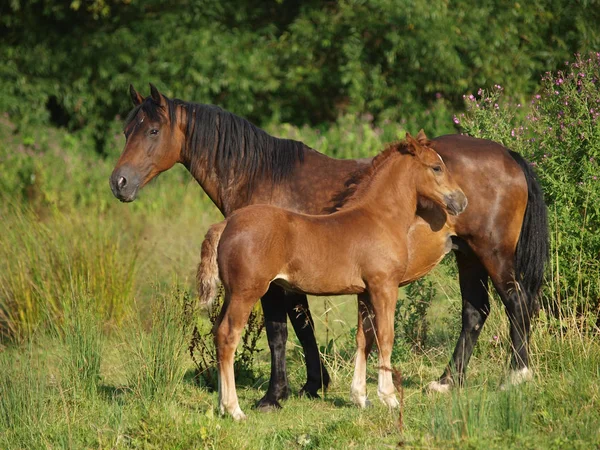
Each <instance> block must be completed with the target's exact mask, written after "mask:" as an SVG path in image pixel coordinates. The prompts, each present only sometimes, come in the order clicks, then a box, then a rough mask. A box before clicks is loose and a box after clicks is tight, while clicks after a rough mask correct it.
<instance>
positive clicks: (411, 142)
mask: <svg viewBox="0 0 600 450" xmlns="http://www.w3.org/2000/svg"><path fill="white" fill-rule="evenodd" d="M420 147H421V146H420V145H419V141H417V140H416V139H415V138H414V137H412V135H411V134H410V133H408V132H407V133H406V151H407V152H408V153H410V154H411V155H413V156H415V155H416V154H417V152H418V151H419V149H420Z"/></svg>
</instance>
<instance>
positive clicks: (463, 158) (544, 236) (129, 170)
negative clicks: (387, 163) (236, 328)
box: [110, 85, 549, 409]
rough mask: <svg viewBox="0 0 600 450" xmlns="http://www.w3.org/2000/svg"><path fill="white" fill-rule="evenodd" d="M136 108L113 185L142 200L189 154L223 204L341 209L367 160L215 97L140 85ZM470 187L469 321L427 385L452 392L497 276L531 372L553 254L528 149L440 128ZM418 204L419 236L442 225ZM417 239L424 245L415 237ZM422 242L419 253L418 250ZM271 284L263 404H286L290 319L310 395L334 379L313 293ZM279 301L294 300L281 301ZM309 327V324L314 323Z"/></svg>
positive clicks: (461, 228)
mask: <svg viewBox="0 0 600 450" xmlns="http://www.w3.org/2000/svg"><path fill="white" fill-rule="evenodd" d="M129 94H130V97H131V100H132V102H133V104H134V108H133V109H132V111H131V112H130V114H129V115H128V117H127V119H126V120H125V126H124V133H125V137H126V143H125V147H124V149H123V152H122V154H121V156H120V158H119V160H118V161H117V163H116V165H115V168H114V170H113V172H112V174H111V177H110V187H111V189H112V192H113V194H114V195H115V196H116V197H117V198H118V199H119V200H121V201H124V202H127V201H133V200H134V199H135V198H136V196H137V193H138V192H139V190H140V189H141V188H142V187H143V186H144V185H145V184H146V183H148V182H149V181H150V180H151V179H152V178H154V177H155V176H156V175H158V174H159V173H161V172H163V171H165V170H168V169H170V168H171V167H172V166H173V165H174V164H176V163H181V164H183V165H184V166H185V167H186V168H187V169H188V170H189V171H190V173H191V174H192V176H193V177H194V178H195V179H196V180H197V182H198V183H199V184H200V186H201V187H202V189H203V190H204V191H205V192H206V194H207V195H208V196H209V197H210V199H211V200H212V201H213V202H214V204H215V205H216V206H217V208H218V209H219V210H220V211H221V212H222V213H223V215H224V216H225V217H228V216H229V215H230V214H232V213H233V212H234V211H235V210H237V209H239V208H241V207H244V206H248V205H252V204H271V205H276V206H280V207H282V208H286V209H289V210H292V211H296V212H302V213H306V214H320V213H322V212H324V211H334V210H335V209H336V206H337V203H338V202H339V201H340V193H342V192H345V191H347V188H348V186H352V185H353V184H354V183H355V180H356V179H358V178H360V175H361V173H363V172H365V171H368V170H369V167H370V162H369V160H368V159H366V160H340V159H334V158H330V157H328V156H325V155H323V154H321V153H319V152H317V151H315V150H313V149H311V148H309V147H307V146H305V145H304V144H302V143H301V142H298V141H293V140H287V139H278V138H276V137H273V136H270V135H268V134H267V133H266V132H264V131H263V130H261V129H260V128H258V127H256V126H254V125H253V124H251V123H250V122H248V121H246V120H245V119H243V118H241V117H238V116H236V115H234V114H232V113H230V112H228V111H225V110H223V109H221V108H219V107H217V106H213V105H204V104H198V103H191V102H186V101H183V100H178V99H169V98H167V97H166V96H164V95H163V94H162V93H160V92H159V91H158V89H156V88H155V87H154V86H153V85H150V96H148V97H146V98H144V97H143V96H142V95H141V94H139V93H138V92H137V91H136V90H135V89H134V88H133V86H131V85H130V87H129ZM431 146H432V148H433V149H434V150H435V151H436V152H437V153H438V154H439V155H441V156H442V158H443V159H444V162H445V164H446V166H447V167H448V169H449V170H450V172H451V173H452V174H453V177H454V178H455V179H456V180H457V182H458V184H459V185H460V187H461V189H462V190H463V192H464V193H465V195H466V196H467V198H472V201H471V202H470V204H469V207H468V208H467V210H466V211H465V212H464V213H463V214H461V215H460V216H458V218H457V220H456V223H455V225H454V232H455V233H456V236H453V237H452V246H453V250H454V254H455V256H456V261H457V265H458V273H459V284H460V290H461V296H462V329H461V332H460V335H459V337H458V341H457V343H456V346H455V350H454V352H453V354H452V357H451V359H450V362H449V363H448V365H447V366H446V368H445V369H444V371H443V373H442V375H441V376H440V377H439V378H438V379H437V380H435V381H432V382H431V383H430V384H429V385H428V388H429V389H431V390H434V391H441V392H447V391H449V390H450V389H451V387H452V386H454V385H462V384H463V383H464V380H465V374H466V368H467V365H468V363H469V359H470V357H471V355H472V352H473V348H474V346H475V344H476V342H477V340H478V338H479V335H480V333H481V330H482V327H483V325H484V323H485V321H486V319H487V317H488V315H489V313H490V302H489V292H488V282H489V280H490V279H491V281H492V284H493V286H494V287H495V289H496V291H497V292H498V294H499V296H500V299H501V300H502V302H503V304H504V306H505V310H506V313H507V315H508V318H509V321H510V339H511V346H512V356H511V362H510V367H511V370H510V372H509V376H508V381H509V382H513V383H518V382H521V381H525V380H527V379H528V378H530V377H531V371H530V369H529V353H528V340H529V332H530V323H531V319H532V317H533V316H534V315H535V313H536V311H537V309H538V306H537V301H536V296H537V294H538V292H539V289H540V287H541V285H542V282H543V277H544V268H545V264H546V261H547V258H548V249H549V231H548V220H547V211H546V205H545V203H544V199H543V193H542V191H541V188H540V185H539V182H538V181H537V179H536V176H535V173H534V171H533V169H532V168H531V166H530V164H528V163H527V161H525V159H524V158H522V157H521V156H520V155H519V154H517V153H515V152H513V151H510V150H508V149H506V148H505V147H504V146H502V145H500V144H498V143H496V142H492V141H489V140H485V139H477V138H472V137H469V136H463V135H446V136H441V137H437V138H434V139H432V142H431ZM431 211H432V209H431V208H424V209H422V210H420V211H419V213H418V215H417V217H416V218H415V221H414V225H413V228H414V230H413V232H412V233H411V234H410V235H409V240H413V239H414V240H415V242H416V241H417V240H420V241H421V242H424V243H426V242H427V241H428V240H429V239H432V238H433V236H434V235H435V233H437V232H439V231H440V227H441V226H442V225H440V223H443V221H441V220H439V214H431ZM410 247H411V248H418V247H419V246H418V245H416V244H415V245H411V246H410ZM419 256H420V254H419V252H414V254H413V255H410V257H409V258H413V257H414V258H418V257H419ZM284 293H285V290H284V289H283V288H281V287H280V286H279V285H277V284H275V283H272V284H271V286H270V287H269V290H268V291H267V293H266V294H265V295H264V296H263V297H262V298H261V304H262V308H263V313H264V318H265V328H266V331H267V339H268V343H269V348H270V350H271V376H270V380H269V386H268V389H267V392H266V393H265V395H264V396H263V397H262V398H261V399H260V401H259V402H258V404H257V406H258V407H259V408H264V409H270V408H280V407H281V405H280V403H279V401H280V400H283V399H285V398H286V397H287V396H288V395H289V393H290V389H289V384H288V380H287V375H286V365H285V343H286V340H287V318H286V314H287V315H289V318H290V321H291V323H292V325H293V327H294V330H295V332H296V334H297V335H298V339H299V340H300V343H301V345H302V347H303V350H304V354H305V361H306V367H307V382H306V383H305V384H304V386H303V387H302V389H301V390H300V394H306V395H307V396H309V397H316V396H318V394H317V392H318V390H319V389H321V387H324V388H326V387H327V385H328V384H329V375H328V373H327V370H326V368H325V367H324V366H323V364H322V361H321V360H320V357H319V352H318V347H317V344H316V340H315V337H314V333H313V329H314V323H313V320H312V317H311V315H310V310H309V307H308V302H307V299H306V296H305V295H303V294H299V293H288V295H284ZM281 305H285V307H282V306H281ZM307 323H308V324H309V326H306V324H307Z"/></svg>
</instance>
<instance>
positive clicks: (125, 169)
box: [109, 166, 141, 202]
mask: <svg viewBox="0 0 600 450" xmlns="http://www.w3.org/2000/svg"><path fill="white" fill-rule="evenodd" d="M109 182H110V189H111V190H112V193H113V194H114V196H115V197H117V198H118V199H119V200H121V201H122V202H132V201H134V200H135V196H136V195H137V192H138V189H139V187H140V183H141V177H140V176H139V175H138V174H137V173H136V171H134V170H133V169H132V168H131V167H129V166H122V167H118V168H116V169H115V170H114V171H113V173H112V175H111V176H110V180H109Z"/></svg>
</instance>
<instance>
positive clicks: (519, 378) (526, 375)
mask: <svg viewBox="0 0 600 450" xmlns="http://www.w3.org/2000/svg"><path fill="white" fill-rule="evenodd" d="M532 379H533V373H532V372H531V370H529V368H528V367H523V368H522V369H517V370H511V371H510V374H509V375H508V378H507V379H506V381H505V382H504V383H502V385H501V386H500V390H501V391H506V390H507V389H509V388H511V387H512V386H517V385H519V384H521V383H525V382H526V381H531V380H532Z"/></svg>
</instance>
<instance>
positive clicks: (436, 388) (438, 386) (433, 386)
mask: <svg viewBox="0 0 600 450" xmlns="http://www.w3.org/2000/svg"><path fill="white" fill-rule="evenodd" d="M451 389H452V385H451V384H450V383H440V382H439V381H432V382H431V383H429V384H428V385H427V387H426V388H425V390H426V391H427V392H439V393H441V394H447V393H448V392H450V390H451Z"/></svg>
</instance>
